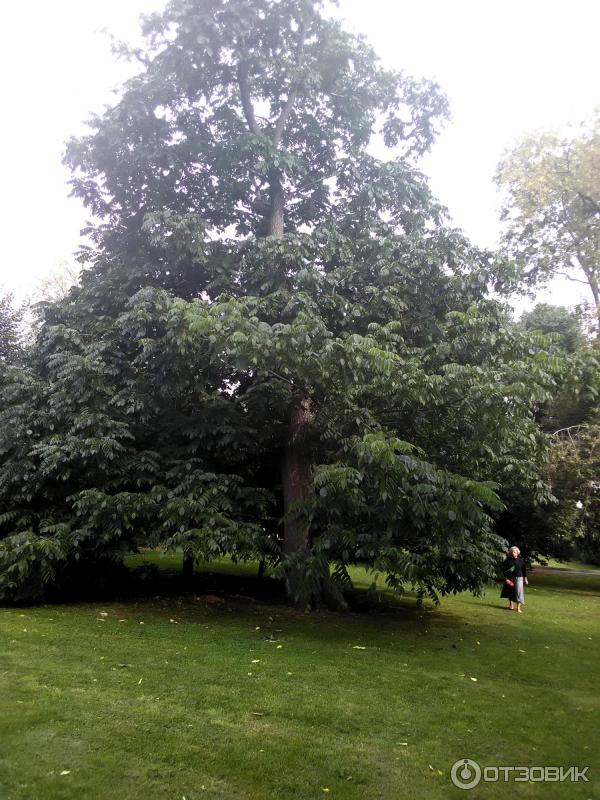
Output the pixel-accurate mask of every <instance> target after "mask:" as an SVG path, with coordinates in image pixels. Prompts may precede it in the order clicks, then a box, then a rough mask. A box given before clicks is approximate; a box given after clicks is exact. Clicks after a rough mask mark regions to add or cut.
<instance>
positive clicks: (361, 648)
mask: <svg viewBox="0 0 600 800" xmlns="http://www.w3.org/2000/svg"><path fill="white" fill-rule="evenodd" d="M352 649H353V650H366V649H367V648H366V647H363V646H362V645H361V644H355V645H354V646H353V648H352Z"/></svg>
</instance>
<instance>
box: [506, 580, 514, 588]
mask: <svg viewBox="0 0 600 800" xmlns="http://www.w3.org/2000/svg"><path fill="white" fill-rule="evenodd" d="M506 585H507V586H510V588H511V589H512V587H513V586H514V585H515V582H514V581H511V579H510V578H507V579H506Z"/></svg>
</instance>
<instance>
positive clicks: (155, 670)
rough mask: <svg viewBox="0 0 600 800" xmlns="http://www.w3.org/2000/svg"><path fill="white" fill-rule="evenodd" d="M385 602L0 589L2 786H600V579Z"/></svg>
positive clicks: (170, 791) (54, 796)
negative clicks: (22, 599)
mask: <svg viewBox="0 0 600 800" xmlns="http://www.w3.org/2000/svg"><path fill="white" fill-rule="evenodd" d="M174 558H176V557H169V558H167V559H166V560H165V563H166V564H167V566H173V565H174ZM223 568H224V567H223V565H221V569H223ZM228 569H229V571H230V572H236V571H238V570H239V568H236V567H228ZM248 569H249V568H248ZM243 571H244V570H243V569H242V572H243ZM390 605H392V603H391V601H390V600H387V601H386V603H385V604H384V605H383V606H382V607H381V608H378V609H376V610H375V611H373V612H372V613H370V614H358V613H349V614H334V613H329V612H319V613H315V614H311V615H306V614H303V613H300V612H298V611H296V610H294V609H290V608H287V607H285V606H282V605H263V604H257V603H254V602H250V601H249V600H244V599H243V598H240V597H238V598H236V599H227V598H226V599H225V600H223V599H222V598H218V597H215V596H211V595H207V596H202V595H198V596H197V597H195V596H194V595H187V596H173V597H162V598H153V599H147V600H146V599H145V600H138V601H129V602H102V603H94V604H91V603H77V604H73V605H54V606H43V607H39V608H2V609H0V636H2V648H1V651H0V679H1V684H0V744H1V746H0V798H1V800H59V799H60V800H75V799H77V800H113V799H117V800H130V799H131V800H138V799H139V800H163V798H164V799H165V800H166V799H167V798H172V800H182V798H185V799H186V800H209V798H215V800H216V798H218V799H219V800H271V798H273V800H305V799H306V800H309V799H310V800H317V799H318V798H324V797H330V798H332V799H333V798H344V799H346V798H347V800H371V798H385V800H401V799H403V798H408V799H410V800H419V798H427V799H428V800H429V799H430V798H431V799H432V800H436V799H437V798H440V799H441V798H444V799H445V798H454V797H465V798H466V797H469V798H488V797H489V798H508V797H509V796H511V797H512V796H515V797H519V798H544V799H545V798H550V800H553V798H557V800H569V798H583V799H584V800H585V799H586V798H598V797H600V794H599V793H600V780H599V779H600V757H599V755H600V754H599V749H600V722H599V712H600V696H599V692H598V688H599V680H598V672H599V665H600V613H599V612H600V578H598V577H596V576H587V575H564V574H563V575H561V574H559V575H541V574H539V573H538V574H537V575H535V574H534V575H533V576H532V578H531V580H530V587H529V592H528V596H527V605H526V611H525V613H524V614H522V615H517V614H516V613H510V612H508V611H505V610H503V609H502V606H501V603H500V600H499V598H498V590H497V589H496V588H495V587H494V588H493V589H490V591H489V593H488V594H487V596H486V597H484V598H479V599H476V598H472V597H470V596H467V595H460V596H458V597H453V598H449V599H446V600H444V601H443V602H442V605H441V607H439V608H435V607H434V606H433V605H432V604H430V603H427V604H426V605H425V608H423V609H421V610H419V609H417V608H416V607H415V604H414V600H411V599H409V598H406V599H404V600H402V601H399V602H396V603H395V607H392V608H391V607H390ZM460 757H469V758H472V759H475V760H477V761H479V762H480V763H481V764H482V765H565V766H569V765H578V766H586V765H589V766H590V768H591V769H590V771H589V773H588V776H589V777H590V783H576V784H575V783H569V784H558V783H546V784H540V783H520V784H515V785H511V786H508V785H506V784H493V783H486V784H480V786H479V787H478V788H476V789H474V790H472V791H469V792H466V791H462V790H459V789H456V788H454V787H453V786H452V785H451V782H450V767H451V765H452V764H453V762H454V761H455V760H456V759H458V758H460Z"/></svg>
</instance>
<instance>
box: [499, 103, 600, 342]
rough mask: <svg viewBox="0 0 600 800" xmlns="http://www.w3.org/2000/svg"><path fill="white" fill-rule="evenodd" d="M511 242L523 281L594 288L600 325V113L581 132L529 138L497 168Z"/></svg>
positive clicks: (514, 149) (509, 246)
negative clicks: (553, 280)
mask: <svg viewBox="0 0 600 800" xmlns="http://www.w3.org/2000/svg"><path fill="white" fill-rule="evenodd" d="M497 182H498V184H499V185H500V186H501V187H502V188H503V189H504V190H505V201H504V207H503V211H502V217H503V219H504V220H506V222H507V227H506V233H505V244H506V246H507V248H508V251H509V252H510V254H511V255H512V256H513V257H515V258H517V259H518V260H519V261H520V262H521V263H522V264H523V266H524V269H525V272H524V277H525V280H526V281H528V282H529V283H531V284H536V283H543V282H544V281H546V280H548V278H550V277H552V276H554V275H563V276H565V277H567V278H568V279H570V280H574V281H577V282H579V283H582V284H584V285H586V286H587V287H589V290H590V292H591V296H592V298H593V303H594V313H595V316H596V319H597V320H598V327H599V329H600V117H596V118H595V119H594V120H593V121H592V123H591V124H588V125H585V126H582V128H581V130H580V132H579V135H577V136H571V137H562V136H559V135H557V134H554V133H543V134H537V135H531V136H527V137H525V138H524V139H523V140H522V141H521V142H520V143H519V144H518V145H517V146H516V147H515V148H513V150H512V151H511V152H509V153H507V155H506V156H505V158H504V159H503V161H502V163H501V164H500V165H499V167H498V172H497Z"/></svg>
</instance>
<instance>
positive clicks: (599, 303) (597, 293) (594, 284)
mask: <svg viewBox="0 0 600 800" xmlns="http://www.w3.org/2000/svg"><path fill="white" fill-rule="evenodd" d="M589 281H590V289H591V290H592V294H593V296H594V303H595V304H596V320H597V322H598V336H600V288H599V287H598V281H597V280H596V278H595V277H594V278H590V279H589Z"/></svg>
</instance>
